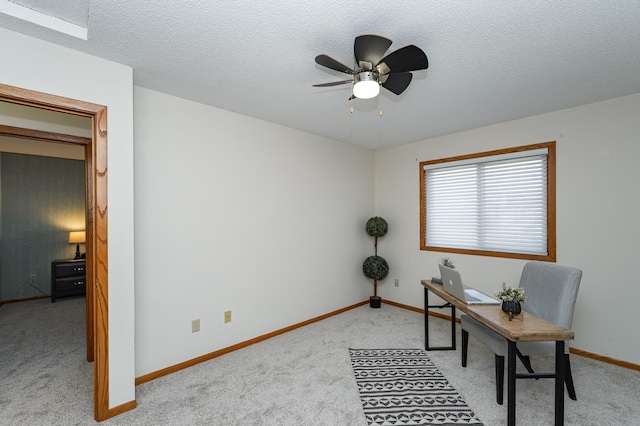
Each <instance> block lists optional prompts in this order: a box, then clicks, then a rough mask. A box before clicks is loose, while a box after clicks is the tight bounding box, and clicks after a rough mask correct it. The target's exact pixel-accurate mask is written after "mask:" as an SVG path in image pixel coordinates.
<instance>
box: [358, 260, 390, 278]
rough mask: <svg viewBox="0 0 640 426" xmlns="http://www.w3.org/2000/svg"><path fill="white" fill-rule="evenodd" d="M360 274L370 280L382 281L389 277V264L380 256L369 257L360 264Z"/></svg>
mask: <svg viewBox="0 0 640 426" xmlns="http://www.w3.org/2000/svg"><path fill="white" fill-rule="evenodd" d="M362 272H363V273H364V276H365V277H367V278H370V279H372V280H383V279H385V278H386V277H387V275H389V264H388V263H387V261H386V260H384V258H382V257H380V256H369V257H367V258H366V259H365V261H364V263H363V264H362Z"/></svg>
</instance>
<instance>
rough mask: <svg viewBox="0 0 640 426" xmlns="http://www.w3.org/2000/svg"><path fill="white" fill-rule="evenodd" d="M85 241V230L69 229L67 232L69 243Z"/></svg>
mask: <svg viewBox="0 0 640 426" xmlns="http://www.w3.org/2000/svg"><path fill="white" fill-rule="evenodd" d="M85 241H86V232H85V231H71V232H69V244H77V243H84V242H85Z"/></svg>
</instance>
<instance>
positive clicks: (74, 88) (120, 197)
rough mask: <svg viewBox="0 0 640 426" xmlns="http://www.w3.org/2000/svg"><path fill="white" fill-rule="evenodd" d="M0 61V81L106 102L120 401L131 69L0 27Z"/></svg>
mask: <svg viewBox="0 0 640 426" xmlns="http://www.w3.org/2000/svg"><path fill="white" fill-rule="evenodd" d="M0 58H2V66H0V83H2V84H7V85H11V86H16V87H20V88H24V89H30V90H35V91H39V92H44V93H49V94H53V95H57V96H64V97H67V98H71V99H77V100H82V101H86V102H91V103H96V104H100V105H106V106H107V107H108V111H107V117H108V118H107V120H108V131H109V135H108V159H109V176H108V179H109V183H108V185H109V188H108V197H109V234H108V235H109V253H108V256H109V312H110V315H109V407H110V408H112V407H116V406H119V405H121V404H124V403H127V402H130V401H132V400H134V399H135V385H134V379H135V371H134V368H135V364H134V335H133V331H134V326H133V323H134V312H133V309H134V305H133V303H134V301H133V297H134V289H133V285H134V283H133V277H134V276H133V106H132V103H133V93H132V90H133V89H132V88H133V79H132V70H131V68H129V67H126V66H123V65H119V64H115V63H113V62H108V61H105V60H103V59H99V58H96V57H93V56H89V55H86V54H83V53H79V52H76V51H72V50H69V49H65V48H62V47H60V46H57V45H54V44H50V43H46V42H43V41H40V40H37V39H34V38H31V37H27V36H24V35H21V34H18V33H14V32H11V31H7V30H5V29H1V28H0ZM115 313H117V315H116V314H115Z"/></svg>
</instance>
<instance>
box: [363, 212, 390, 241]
mask: <svg viewBox="0 0 640 426" xmlns="http://www.w3.org/2000/svg"><path fill="white" fill-rule="evenodd" d="M388 229H389V224H388V223H387V221H386V220H384V219H383V218H381V217H379V216H375V217H372V218H371V219H369V220H368V221H367V234H369V235H370V236H372V237H383V236H384V235H385V234H386V233H387V230H388Z"/></svg>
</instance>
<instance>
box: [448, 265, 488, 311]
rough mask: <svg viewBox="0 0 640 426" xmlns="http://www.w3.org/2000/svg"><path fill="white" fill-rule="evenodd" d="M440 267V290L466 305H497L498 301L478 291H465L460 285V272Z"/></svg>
mask: <svg viewBox="0 0 640 426" xmlns="http://www.w3.org/2000/svg"><path fill="white" fill-rule="evenodd" d="M438 267H440V276H441V277H442V288H443V289H444V291H446V292H447V293H449V294H450V295H452V296H453V297H455V298H456V299H460V300H461V301H463V302H465V303H466V304H467V305H499V304H500V301H499V300H496V299H494V298H493V297H489V296H487V295H486V294H483V293H480V292H479V291H478V290H473V289H465V288H464V286H463V285H462V277H461V276H460V272H458V271H456V270H455V269H451V268H447V267H446V266H443V265H438Z"/></svg>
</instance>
